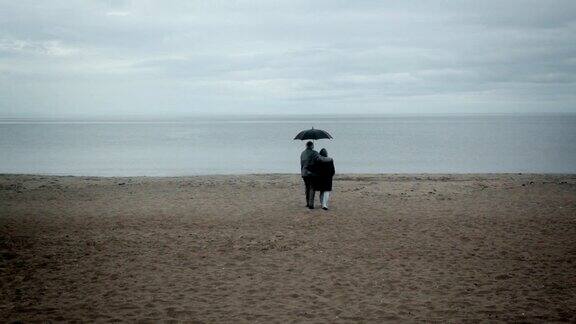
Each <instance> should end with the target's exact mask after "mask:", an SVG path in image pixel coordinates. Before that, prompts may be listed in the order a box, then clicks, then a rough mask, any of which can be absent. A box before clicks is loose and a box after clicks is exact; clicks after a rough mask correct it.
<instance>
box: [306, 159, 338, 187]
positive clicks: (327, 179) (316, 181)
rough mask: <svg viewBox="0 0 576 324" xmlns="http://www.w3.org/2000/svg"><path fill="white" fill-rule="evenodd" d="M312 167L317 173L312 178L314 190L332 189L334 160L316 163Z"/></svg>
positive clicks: (334, 171)
mask: <svg viewBox="0 0 576 324" xmlns="http://www.w3.org/2000/svg"><path fill="white" fill-rule="evenodd" d="M312 169H313V171H314V172H315V173H316V175H317V176H316V177H314V178H313V180H312V187H313V188H314V190H315V191H332V177H334V174H335V173H336V170H335V169H334V161H330V162H319V163H316V164H314V166H313V168H312Z"/></svg>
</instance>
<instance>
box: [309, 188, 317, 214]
mask: <svg viewBox="0 0 576 324" xmlns="http://www.w3.org/2000/svg"><path fill="white" fill-rule="evenodd" d="M314 196H316V191H314V188H313V187H312V185H310V190H309V191H308V208H310V209H314Z"/></svg>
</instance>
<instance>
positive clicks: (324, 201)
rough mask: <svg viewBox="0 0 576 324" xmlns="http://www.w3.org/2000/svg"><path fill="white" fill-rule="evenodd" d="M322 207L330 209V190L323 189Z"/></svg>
mask: <svg viewBox="0 0 576 324" xmlns="http://www.w3.org/2000/svg"><path fill="white" fill-rule="evenodd" d="M321 196H322V198H321V199H320V201H321V202H322V208H325V209H328V200H329V199H330V191H323V192H322V194H321Z"/></svg>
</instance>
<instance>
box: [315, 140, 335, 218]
mask: <svg viewBox="0 0 576 324" xmlns="http://www.w3.org/2000/svg"><path fill="white" fill-rule="evenodd" d="M320 155H322V156H324V157H328V151H326V149H324V148H323V149H321V150H320ZM314 172H315V173H316V174H317V176H316V177H314V178H313V180H312V187H313V188H314V191H320V203H322V209H324V210H328V199H330V191H332V177H333V176H334V173H335V170H334V160H332V161H330V162H320V161H319V162H317V163H315V164H314Z"/></svg>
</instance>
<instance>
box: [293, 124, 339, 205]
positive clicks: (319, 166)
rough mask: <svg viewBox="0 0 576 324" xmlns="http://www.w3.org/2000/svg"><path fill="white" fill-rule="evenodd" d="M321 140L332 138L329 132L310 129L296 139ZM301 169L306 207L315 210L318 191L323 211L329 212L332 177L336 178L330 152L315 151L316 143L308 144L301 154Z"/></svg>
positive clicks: (310, 142) (323, 150) (324, 150)
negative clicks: (329, 155)
mask: <svg viewBox="0 0 576 324" xmlns="http://www.w3.org/2000/svg"><path fill="white" fill-rule="evenodd" d="M321 138H328V139H330V138H332V136H330V134H328V132H326V131H323V130H321V129H314V128H312V129H308V130H304V131H302V132H300V133H299V134H298V135H296V137H294V139H295V140H296V139H299V140H309V139H311V140H317V139H321ZM300 169H301V174H302V179H303V180H304V186H305V188H306V191H305V192H306V207H308V208H310V209H314V196H315V195H316V191H319V192H320V203H321V204H322V209H324V210H328V200H329V199H330V192H331V191H332V177H333V176H334V173H335V170H334V160H333V159H332V158H330V157H328V151H326V149H324V148H323V149H321V150H320V152H316V151H315V150H314V142H312V141H308V142H306V148H305V149H304V151H302V154H300Z"/></svg>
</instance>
